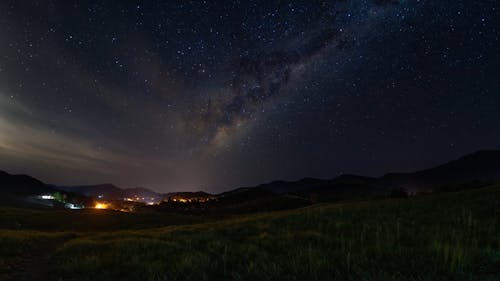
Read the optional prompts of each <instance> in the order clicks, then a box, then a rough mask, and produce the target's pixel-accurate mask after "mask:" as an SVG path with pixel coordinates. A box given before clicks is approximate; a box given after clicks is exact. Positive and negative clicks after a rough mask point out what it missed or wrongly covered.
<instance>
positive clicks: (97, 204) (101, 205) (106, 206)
mask: <svg viewBox="0 0 500 281" xmlns="http://www.w3.org/2000/svg"><path fill="white" fill-rule="evenodd" d="M94 208H95V209H107V208H109V206H108V204H106V203H96V204H95V206H94Z"/></svg>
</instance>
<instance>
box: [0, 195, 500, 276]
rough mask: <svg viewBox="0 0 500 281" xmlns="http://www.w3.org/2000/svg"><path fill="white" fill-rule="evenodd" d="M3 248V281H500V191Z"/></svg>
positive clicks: (36, 237) (19, 241)
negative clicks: (36, 258) (40, 279)
mask: <svg viewBox="0 0 500 281" xmlns="http://www.w3.org/2000/svg"><path fill="white" fill-rule="evenodd" d="M0 245H1V246H2V247H0V249H1V250H0V251H1V257H2V259H0V272H2V273H3V274H4V275H3V276H4V278H2V276H1V275H0V279H2V280H3V279H5V278H7V277H10V278H12V279H13V280H22V279H23V278H24V279H26V280H29V279H33V278H32V276H34V275H35V273H36V275H39V274H40V273H43V275H41V276H44V277H46V279H47V280H59V279H61V280H500V186H493V187H488V188H483V189H477V190H471V191H465V192H457V193H446V194H438V195H433V196H428V197H420V198H414V199H403V200H379V201H367V202H361V203H350V204H322V205H316V206H312V207H307V208H303V209H298V210H293V211H284V212H275V213H268V214H260V215H251V216H242V217H240V218H237V219H230V220H224V221H218V222H210V223H204V224H195V225H177V226H168V227H163V228H155V229H144V230H121V231H113V232H101V233H82V232H78V233H69V232H61V233H46V232H45V233H43V232H40V233H38V232H30V231H12V230H9V231H7V230H6V231H2V232H0ZM47 252H50V253H51V255H50V259H49V258H47V259H41V260H40V262H38V263H37V262H29V261H28V262H25V264H23V263H22V262H23V261H24V259H23V257H27V258H28V260H29V257H30V255H34V254H33V253H47ZM19 260H21V263H19V262H18V261H19ZM21 269H22V270H21ZM19 271H23V272H25V273H24V274H21V275H20V276H17V275H16V274H17V273H16V272H19Z"/></svg>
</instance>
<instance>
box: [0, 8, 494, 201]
mask: <svg viewBox="0 0 500 281" xmlns="http://www.w3.org/2000/svg"><path fill="white" fill-rule="evenodd" d="M499 10H500V5H498V3H497V2H496V1H451V0H450V1H424V0H420V1H418V0H415V1H410V0H400V1H397V0H359V1H354V0H353V1H347V0H339V1H310V0H309V1H269V0H268V1H256V0H251V1H250V0H249V1H62V0H61V1H2V3H0V169H6V170H8V171H11V172H16V173H28V174H31V175H34V176H37V177H39V178H41V179H43V180H44V181H47V182H50V183H56V184H86V183H99V182H114V183H116V184H119V185H123V186H126V187H132V186H138V185H140V186H148V187H152V188H154V189H156V190H158V191H172V190H200V189H204V190H207V191H213V192H216V191H222V190H224V189H228V188H234V187H237V186H244V185H253V184H257V183H262V182H266V181H270V180H276V179H288V180H293V179H298V178H301V177H305V176H314V177H322V178H331V177H334V176H336V175H338V174H341V173H361V174H365V175H379V174H381V173H384V172H386V171H394V170H401V171H405V170H412V169H417V168H422V167H426V166H429V165H432V164H436V163H439V162H441V161H443V160H447V159H450V158H453V157H456V156H459V155H461V154H464V153H468V152H471V151H473V150H477V149H484V148H490V149H491V148H497V149H498V148H500V147H499V144H500V130H499V129H498V124H499V122H500V111H499V110H498V108H499V107H498V105H499V104H500V96H499V91H500V79H498V77H499V75H500V53H499V52H498V50H499V49H500V41H499V37H500V13H499Z"/></svg>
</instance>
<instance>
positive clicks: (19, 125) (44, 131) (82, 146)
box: [0, 93, 140, 174]
mask: <svg viewBox="0 0 500 281" xmlns="http://www.w3.org/2000/svg"><path fill="white" fill-rule="evenodd" d="M36 119H37V116H36V114H35V113H33V112H32V111H30V110H29V109H28V108H27V107H26V106H24V105H23V104H22V103H20V102H18V101H15V100H14V99H11V98H9V96H8V95H5V94H3V93H0V132H2V134H1V135H0V156H4V157H8V158H9V159H14V160H16V161H26V162H30V161H36V162H42V163H45V164H47V165H53V166H58V167H60V168H63V169H69V170H85V171H89V170H90V171H93V172H96V173H99V174H108V173H111V172H112V171H111V170H110V169H109V168H110V167H123V166H124V165H127V166H133V165H140V164H134V163H136V162H135V161H132V159H133V158H132V157H129V156H127V155H124V154H121V153H118V152H115V151H112V150H110V149H106V148H103V147H99V146H98V145H96V144H93V143H92V142H91V141H89V140H85V139H81V138H76V137H72V136H70V135H67V134H64V133H60V132H56V131H55V130H53V129H50V128H48V127H46V125H44V124H41V122H37V121H36Z"/></svg>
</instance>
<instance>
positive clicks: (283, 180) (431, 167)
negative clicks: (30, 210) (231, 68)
mask: <svg viewBox="0 0 500 281" xmlns="http://www.w3.org/2000/svg"><path fill="white" fill-rule="evenodd" d="M488 152H496V153H500V150H497V149H480V150H476V151H473V152H470V153H467V154H464V155H461V156H459V157H456V158H452V159H448V160H447V161H445V162H442V163H437V164H434V165H431V166H427V167H423V168H421V169H417V170H411V171H397V170H391V171H386V172H384V173H382V174H379V175H374V176H372V175H362V174H354V173H342V174H338V175H335V176H333V177H325V178H319V177H308V176H306V177H300V178H295V179H274V180H271V181H267V182H260V183H256V184H249V185H243V186H232V187H228V188H224V189H219V190H215V191H212V192H210V191H207V190H204V189H196V188H193V189H188V190H181V189H172V190H168V191H159V190H156V189H155V188H153V187H148V186H132V187H127V186H121V185H117V184H115V183H112V182H104V183H93V184H92V183H90V184H75V183H73V184H55V183H50V182H45V181H43V180H41V179H39V178H37V177H35V176H33V175H29V174H22V173H21V174H19V173H11V172H9V171H5V170H1V169H0V172H5V173H7V174H10V175H20V176H29V177H33V178H35V179H37V180H41V181H42V182H43V183H44V184H47V185H49V186H56V187H91V186H106V185H110V186H113V187H116V188H119V189H122V190H130V189H146V190H149V191H153V192H155V193H158V194H168V193H179V192H181V193H182V192H205V193H208V194H221V193H224V192H228V191H233V190H237V189H240V188H253V187H258V186H260V185H268V184H273V183H277V182H285V183H293V182H298V181H301V180H305V179H314V180H321V181H328V180H335V179H337V178H339V177H341V176H357V177H366V178H372V179H378V178H382V177H384V176H388V175H394V174H411V173H416V172H421V171H426V170H432V169H435V168H437V167H441V166H443V165H447V164H449V163H451V162H454V161H457V160H461V159H463V158H465V157H469V156H472V155H477V154H480V153H482V154H484V153H488Z"/></svg>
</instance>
